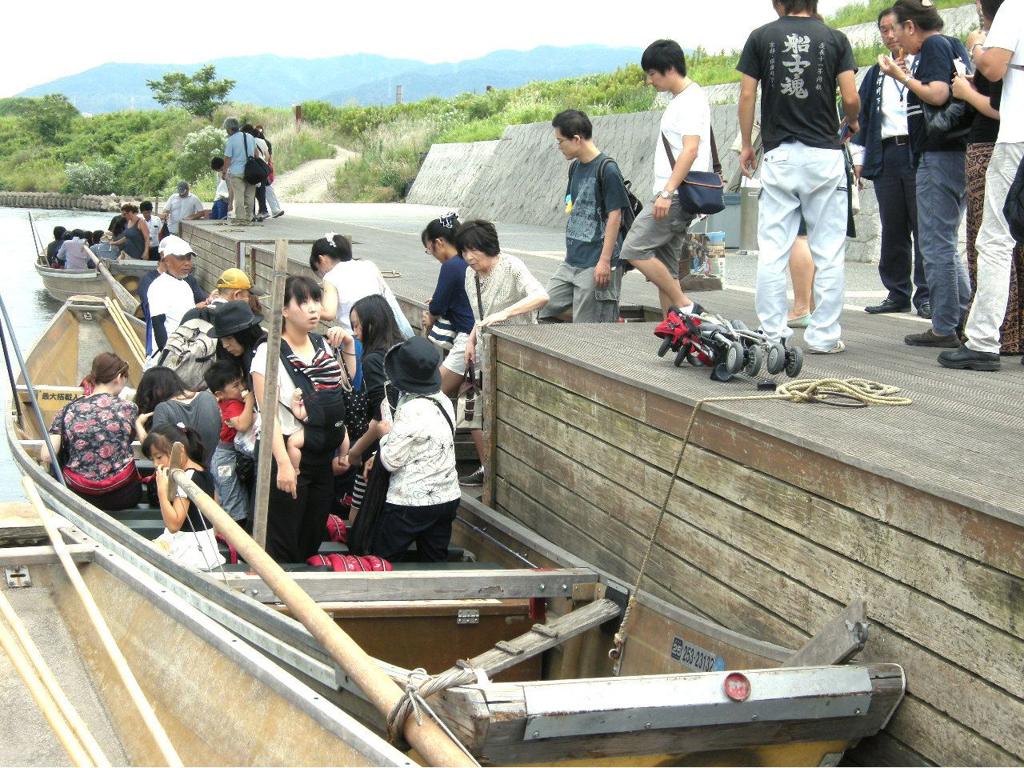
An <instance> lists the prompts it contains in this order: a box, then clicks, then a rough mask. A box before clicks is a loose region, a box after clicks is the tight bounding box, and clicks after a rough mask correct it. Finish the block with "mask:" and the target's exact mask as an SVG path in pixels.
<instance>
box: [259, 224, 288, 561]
mask: <svg viewBox="0 0 1024 768" xmlns="http://www.w3.org/2000/svg"><path fill="white" fill-rule="evenodd" d="M287 279H288V241H287V240H278V241H277V242H276V244H275V248H274V272H273V276H272V277H271V281H270V286H271V288H270V312H269V313H268V315H267V321H268V325H269V332H268V333H267V366H266V369H265V370H266V373H265V374H264V378H263V410H261V411H260V418H261V419H262V422H261V427H260V451H259V456H258V457H257V461H258V465H257V466H258V469H257V471H256V510H255V512H254V513H253V523H252V537H253V538H254V539H256V543H257V544H259V545H260V548H261V549H265V548H266V546H267V506H268V505H269V503H270V489H271V487H272V485H271V484H272V483H275V482H277V479H276V478H274V477H271V463H272V460H273V455H274V435H275V434H276V433H277V429H278V423H277V386H278V383H279V382H278V370H279V365H278V361H279V360H280V359H281V313H282V311H283V310H284V282H285V280H287Z"/></svg>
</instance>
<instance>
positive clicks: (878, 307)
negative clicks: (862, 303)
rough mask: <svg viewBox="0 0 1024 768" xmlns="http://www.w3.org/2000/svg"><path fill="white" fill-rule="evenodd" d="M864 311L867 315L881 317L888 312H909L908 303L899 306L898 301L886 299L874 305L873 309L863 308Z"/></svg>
mask: <svg viewBox="0 0 1024 768" xmlns="http://www.w3.org/2000/svg"><path fill="white" fill-rule="evenodd" d="M864 311H865V312H867V313H868V314H869V315H881V314H885V313H888V312H909V311H910V302H909V301H908V302H907V303H906V304H901V303H899V302H898V301H893V300H892V299H886V300H885V301H883V302H882V303H881V304H875V305H874V306H873V307H864Z"/></svg>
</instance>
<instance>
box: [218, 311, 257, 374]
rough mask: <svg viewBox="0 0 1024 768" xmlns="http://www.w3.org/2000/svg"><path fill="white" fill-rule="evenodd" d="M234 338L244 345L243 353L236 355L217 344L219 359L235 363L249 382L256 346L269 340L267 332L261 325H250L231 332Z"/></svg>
mask: <svg viewBox="0 0 1024 768" xmlns="http://www.w3.org/2000/svg"><path fill="white" fill-rule="evenodd" d="M231 336H232V338H233V339H234V340H235V341H237V342H238V343H239V344H240V345H241V346H242V354H241V355H239V356H238V357H235V356H234V355H232V354H231V353H230V352H228V351H227V350H226V349H224V345H223V344H218V345H217V359H218V360H227V361H228V362H231V363H234V364H235V365H237V366H238V367H239V368H241V369H242V373H243V374H244V376H245V380H246V382H247V384H248V380H249V372H250V369H251V367H252V358H253V355H255V354H256V347H258V346H259V345H260V344H263V343H264V342H266V340H267V332H266V331H264V330H263V329H262V328H260V326H259V325H250V326H249V327H248V328H243V329H242V330H240V331H236V332H235V333H233V334H231Z"/></svg>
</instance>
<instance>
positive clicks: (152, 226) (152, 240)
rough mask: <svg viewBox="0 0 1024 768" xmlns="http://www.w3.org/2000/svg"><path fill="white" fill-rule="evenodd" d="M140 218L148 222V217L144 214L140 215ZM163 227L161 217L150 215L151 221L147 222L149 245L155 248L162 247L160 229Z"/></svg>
mask: <svg viewBox="0 0 1024 768" xmlns="http://www.w3.org/2000/svg"><path fill="white" fill-rule="evenodd" d="M139 218H140V219H142V220H143V221H146V217H145V216H143V215H142V214H139ZM162 225H163V222H162V221H160V217H159V216H153V215H150V217H149V221H146V226H147V227H149V244H150V245H151V246H152V247H154V248H156V247H157V246H158V245H160V227H161V226H162Z"/></svg>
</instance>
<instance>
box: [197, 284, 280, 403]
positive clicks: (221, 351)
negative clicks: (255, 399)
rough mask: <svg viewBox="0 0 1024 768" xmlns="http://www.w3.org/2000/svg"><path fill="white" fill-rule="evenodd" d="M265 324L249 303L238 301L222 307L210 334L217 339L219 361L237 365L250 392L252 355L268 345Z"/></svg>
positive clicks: (215, 315)
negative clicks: (263, 325) (265, 344)
mask: <svg viewBox="0 0 1024 768" xmlns="http://www.w3.org/2000/svg"><path fill="white" fill-rule="evenodd" d="M262 320H263V316H262V315H257V314H255V313H254V312H253V311H252V306H251V305H250V304H249V303H248V302H245V301H237V300H236V301H229V302H227V303H226V304H220V305H219V306H218V307H217V311H216V312H214V313H213V314H212V317H211V318H210V322H211V323H213V328H211V329H210V330H209V332H208V333H209V335H210V338H214V339H217V359H218V360H226V361H228V362H230V363H232V364H234V365H235V366H236V367H237V368H238V369H239V370H240V371H241V372H242V374H243V377H244V383H245V386H246V388H247V389H252V381H251V380H250V378H249V372H250V369H251V367H252V358H253V355H255V354H256V349H257V348H258V347H259V346H260V344H264V343H266V341H267V333H266V331H264V330H263V329H262V328H261V327H260V322H262Z"/></svg>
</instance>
